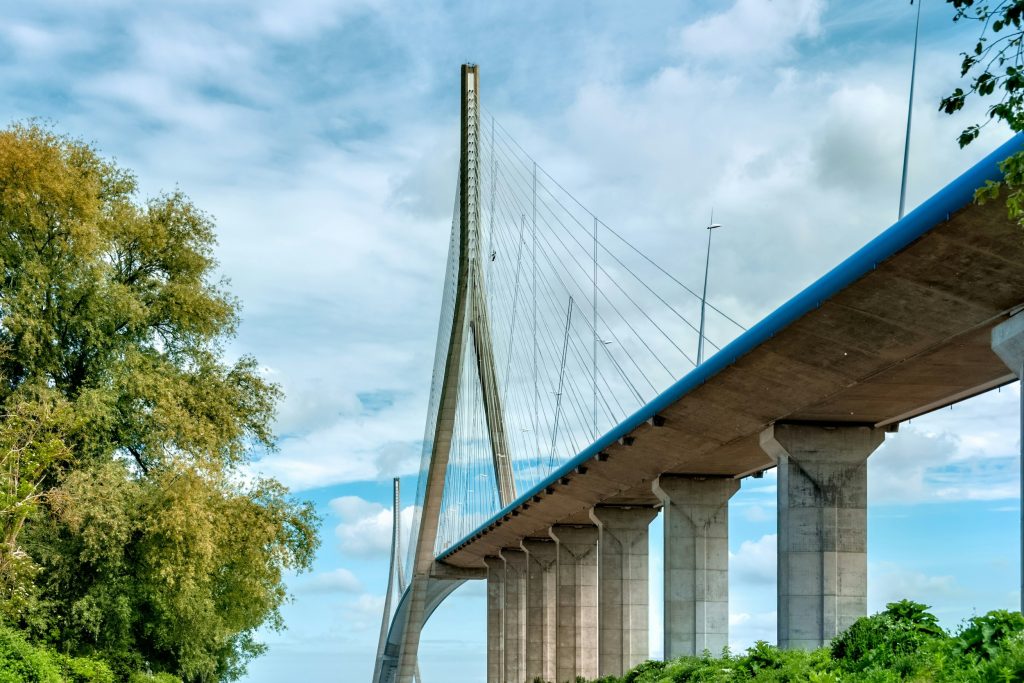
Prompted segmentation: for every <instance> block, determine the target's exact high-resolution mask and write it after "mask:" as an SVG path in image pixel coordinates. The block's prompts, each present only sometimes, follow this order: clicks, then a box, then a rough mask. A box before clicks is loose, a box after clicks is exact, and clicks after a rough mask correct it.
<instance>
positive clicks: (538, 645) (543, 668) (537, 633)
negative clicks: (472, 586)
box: [522, 538, 558, 681]
mask: <svg viewBox="0 0 1024 683" xmlns="http://www.w3.org/2000/svg"><path fill="white" fill-rule="evenodd" d="M522 546H523V550H525V551H526V677H525V679H524V680H526V681H533V680H535V679H540V680H542V681H554V680H556V679H555V607H556V605H557V604H558V596H557V587H558V567H557V559H558V548H557V546H556V544H555V542H554V541H553V540H552V539H550V538H527V539H525V540H523V542H522Z"/></svg>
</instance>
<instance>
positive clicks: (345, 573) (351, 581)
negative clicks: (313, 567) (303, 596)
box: [298, 567, 363, 593]
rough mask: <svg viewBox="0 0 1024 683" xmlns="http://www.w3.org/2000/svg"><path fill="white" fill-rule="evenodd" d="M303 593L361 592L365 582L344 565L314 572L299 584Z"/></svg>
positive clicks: (299, 588)
mask: <svg viewBox="0 0 1024 683" xmlns="http://www.w3.org/2000/svg"><path fill="white" fill-rule="evenodd" d="M298 590H299V591H301V592H303V593H359V592H361V591H362V590H363V584H362V582H361V581H359V579H358V578H356V575H355V574H353V573H352V572H350V571H349V570H348V569H345V568H344V567H339V568H337V569H333V570H331V571H328V572H321V573H319V574H314V575H313V576H312V577H310V578H309V579H307V580H305V581H303V582H302V583H300V584H299V586H298Z"/></svg>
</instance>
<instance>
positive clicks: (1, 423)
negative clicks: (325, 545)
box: [0, 123, 319, 681]
mask: <svg viewBox="0 0 1024 683" xmlns="http://www.w3.org/2000/svg"><path fill="white" fill-rule="evenodd" d="M136 194H137V185H136V180H135V178H134V177H133V176H132V175H131V174H130V173H129V172H127V171H126V170H124V169H122V168H120V167H118V166H117V165H116V164H114V163H112V162H110V161H108V160H105V159H103V158H102V157H101V156H100V155H99V154H98V153H97V152H96V151H95V150H94V149H93V148H92V147H91V146H89V145H87V144H84V143H82V142H80V141H77V140H74V139H71V138H68V137H66V136H62V135H59V134H57V133H55V132H54V131H53V130H51V129H49V128H47V127H44V126H40V125H36V124H34V123H29V124H17V125H14V126H11V127H10V128H8V129H6V130H3V131H0V226H2V228H3V229H2V230H0V268H2V272H3V277H2V279H0V534H2V536H0V544H2V545H0V616H2V617H3V618H4V619H6V621H7V622H8V623H11V624H14V625H16V626H18V627H21V628H23V629H26V630H27V632H28V633H30V634H31V635H32V636H33V637H34V638H35V639H37V640H41V641H44V642H50V643H53V644H54V646H56V647H58V648H59V649H61V650H62V651H63V652H66V653H69V654H90V653H94V654H97V655H98V656H101V657H102V658H104V659H106V660H107V661H109V662H111V664H112V665H113V666H114V669H115V671H116V672H117V673H118V675H119V676H120V677H121V679H127V677H129V676H130V675H134V674H132V672H133V671H153V672H156V673H159V672H169V673H170V674H173V675H174V676H178V677H181V678H182V679H183V680H185V681H217V680H232V679H234V678H237V677H238V676H239V675H240V674H241V672H242V671H244V665H245V662H246V661H247V660H248V659H249V658H251V657H253V656H255V655H257V654H259V653H260V652H262V646H261V645H259V644H258V643H257V642H256V641H255V639H254V634H255V631H256V630H257V629H258V628H259V627H261V626H269V627H271V628H280V627H281V626H282V622H281V617H280V612H279V608H280V606H281V605H282V604H283V602H284V600H285V599H286V597H287V596H286V593H285V589H284V584H283V578H282V577H283V572H285V571H291V570H294V571H302V570H304V569H307V568H308V567H309V566H310V564H311V562H312V558H313V553H314V552H315V549H316V547H317V543H318V541H317V536H316V529H317V526H318V523H319V520H318V519H317V517H316V515H315V514H314V512H313V509H312V506H311V505H310V504H302V503H298V502H295V501H293V500H291V499H290V498H289V496H288V493H287V491H286V490H285V489H284V488H283V487H282V486H281V485H280V484H278V483H277V482H275V481H273V480H256V481H248V480H247V478H246V477H245V476H244V471H243V470H242V469H241V468H242V467H243V466H244V465H245V464H246V463H247V462H248V461H249V459H250V458H251V456H252V453H253V452H254V451H256V450H269V449H272V448H273V447H274V437H273V433H272V429H271V423H272V420H273V418H274V414H275V410H276V405H277V403H278V401H279V399H280V391H279V389H278V387H276V386H275V385H273V384H271V383H269V382H268V381H266V380H265V379H264V377H263V376H262V375H261V373H260V369H259V366H258V364H257V362H256V360H255V359H254V358H252V357H249V356H243V357H241V358H239V359H237V360H234V361H232V362H228V361H227V360H226V359H225V356H226V353H225V348H226V344H227V342H228V341H229V340H230V338H231V336H232V335H233V334H234V332H235V329H236V326H237V323H238V320H239V303H238V301H237V300H236V299H234V298H233V297H232V296H231V295H230V294H229V293H228V291H227V288H226V282H225V281H223V280H219V279H217V278H216V277H215V271H216V267H217V263H216V261H215V259H214V256H213V249H214V245H215V241H214V224H213V222H212V220H211V219H210V217H209V216H207V215H206V214H204V213H203V212H201V211H200V210H199V209H197V208H196V207H195V206H194V205H193V204H192V203H191V202H190V201H189V199H188V198H187V197H186V196H185V195H184V194H182V193H181V192H178V191H176V192H172V193H168V194H163V195H160V196H158V197H156V198H153V199H150V200H148V201H144V202H139V201H138V200H137V197H136ZM247 481H248V483H242V482H247Z"/></svg>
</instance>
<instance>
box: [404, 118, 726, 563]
mask: <svg viewBox="0 0 1024 683" xmlns="http://www.w3.org/2000/svg"><path fill="white" fill-rule="evenodd" d="M477 115H478V116H479V118H478V122H479V123H478V125H477V126H476V127H475V130H474V131H473V139H472V140H471V141H470V150H471V153H472V158H471V161H472V163H474V164H475V174H474V176H473V185H472V186H471V189H472V191H473V193H474V195H475V196H476V197H477V200H476V203H475V204H471V206H472V210H473V211H474V212H475V214H474V219H475V223H476V232H475V234H474V235H473V236H472V238H471V239H476V240H478V243H475V244H473V245H472V248H473V249H474V250H475V251H476V253H478V255H479V256H478V261H479V263H477V264H476V266H471V267H478V268H479V269H480V272H479V273H478V275H477V279H476V282H477V283H478V285H479V286H480V287H482V289H483V299H484V301H485V302H486V304H485V305H486V313H487V318H486V324H487V326H488V328H489V329H488V330H482V329H480V327H479V326H480V321H479V319H478V320H476V323H475V325H474V320H473V319H472V318H471V316H465V317H464V318H463V319H461V320H458V319H456V318H457V317H458V316H455V315H454V314H453V313H452V311H454V310H455V307H456V305H455V301H456V298H457V292H456V291H455V289H456V287H455V284H454V283H455V281H456V280H457V273H454V272H453V270H457V269H458V267H459V248H460V247H459V245H458V244H454V245H453V246H452V247H451V249H450V253H449V262H448V274H447V277H446V285H445V298H444V303H443V310H442V321H441V331H442V334H441V335H439V339H438V345H439V346H438V351H439V354H438V356H437V357H438V358H439V359H442V358H443V357H444V355H445V354H444V353H441V352H442V351H445V349H444V348H442V347H443V346H444V345H445V344H446V343H447V342H446V338H445V335H444V334H443V333H444V331H445V329H446V328H445V326H446V324H447V325H448V327H447V330H451V329H452V328H451V325H453V324H455V325H461V326H462V334H463V336H464V339H465V340H466V342H465V343H464V344H463V345H462V349H463V353H462V357H461V358H460V359H459V361H458V362H459V366H458V367H459V371H458V377H459V381H458V403H457V409H456V412H455V421H454V425H453V427H452V441H451V446H450V451H449V458H448V463H447V472H446V475H445V487H444V498H443V502H442V506H441V513H440V519H439V529H438V533H437V538H436V543H435V545H436V548H435V549H436V551H437V552H441V551H443V550H445V549H447V548H448V547H450V546H451V545H453V544H454V543H456V542H457V541H459V540H461V539H462V538H463V537H465V536H466V535H467V534H469V533H470V532H471V531H473V530H474V529H476V528H477V527H478V526H480V525H481V524H482V523H484V522H485V521H486V520H488V519H489V518H490V517H491V516H493V515H494V514H495V513H497V512H498V511H499V510H500V509H501V508H502V507H503V505H502V500H501V496H500V495H499V486H498V482H497V480H496V476H497V475H496V463H498V462H499V461H500V459H501V458H506V459H507V465H508V467H509V468H510V469H511V473H512V479H513V482H514V490H515V491H517V492H519V493H522V492H524V491H526V490H528V489H529V488H531V487H533V486H535V485H537V484H538V483H540V482H541V481H543V480H544V479H545V478H546V477H548V476H549V475H550V474H551V473H552V472H554V471H555V470H556V469H557V468H558V467H560V466H561V465H562V464H563V463H565V462H566V461H568V460H569V459H571V458H573V457H574V456H576V455H577V454H578V453H579V452H581V451H582V450H584V449H585V448H586V447H587V446H589V445H590V444H591V443H593V441H594V440H596V439H597V438H598V437H599V436H600V435H602V434H604V433H605V432H607V431H608V430H609V429H610V428H611V427H613V426H614V425H616V424H618V423H619V422H621V421H622V420H623V419H624V418H626V417H627V416H629V415H630V414H632V413H633V412H634V411H636V410H637V409H638V408H640V407H641V406H642V405H644V404H645V403H647V402H648V401H650V400H651V399H652V398H653V397H654V396H656V395H657V394H658V393H660V392H661V391H663V390H664V389H665V388H667V387H668V386H669V385H670V384H672V383H673V382H675V381H676V380H678V379H679V378H680V377H682V376H683V375H684V374H686V373H687V372H688V371H689V370H691V369H693V368H694V367H695V365H696V358H697V346H698V338H699V337H698V335H699V319H700V305H701V295H700V293H699V291H698V290H699V286H691V285H687V284H686V283H685V282H684V281H683V280H684V279H690V277H684V276H683V275H682V274H673V272H672V271H671V270H670V269H669V268H667V267H665V266H664V265H661V264H659V263H658V262H656V261H655V260H654V259H653V258H651V257H650V256H649V255H647V254H645V253H644V252H643V251H642V250H641V249H640V248H638V247H637V246H636V245H635V244H634V243H632V242H631V241H630V240H629V239H628V237H627V236H625V235H623V234H622V233H620V232H618V231H616V230H615V229H614V228H612V227H611V226H609V225H608V224H607V223H605V222H604V221H603V220H601V219H600V218H599V217H597V216H595V215H594V214H593V213H592V212H591V211H590V210H588V209H587V208H586V207H585V206H584V205H583V204H582V203H581V202H580V201H579V200H577V199H576V197H574V196H573V195H572V194H571V193H570V192H569V191H568V190H566V189H565V188H564V187H563V186H562V185H561V184H559V183H558V181H557V180H555V178H553V177H552V176H551V175H550V174H549V173H548V172H547V171H546V170H545V169H544V168H543V167H542V166H541V165H540V164H538V163H537V161H536V160H535V159H534V158H533V157H531V156H530V155H529V154H528V153H527V152H526V151H525V150H524V149H523V147H522V146H521V145H520V144H519V143H518V142H517V141H516V140H515V138H514V137H512V135H511V134H510V133H509V131H508V130H507V129H506V128H505V127H503V126H502V125H501V123H500V122H498V121H497V120H496V119H495V118H494V117H493V116H492V115H491V114H490V112H488V111H487V110H486V109H484V108H482V107H481V108H480V111H479V112H477ZM463 163H466V160H465V159H464V162H463ZM462 205H463V202H460V201H458V198H457V201H456V205H455V206H456V211H455V214H456V215H455V220H454V223H453V230H452V240H453V243H456V242H458V241H459V239H460V234H459V228H458V226H459V225H460V216H459V210H460V206H462ZM703 239H704V235H703V234H701V233H697V234H695V235H694V240H693V242H692V244H691V245H690V248H692V249H693V250H695V251H698V252H699V253H701V254H703V249H704V243H703ZM673 260H676V259H673ZM678 260H680V261H681V260H682V259H678ZM690 275H692V276H693V277H692V279H694V280H699V278H700V277H702V276H703V273H692V274H690ZM706 310H707V319H708V321H709V323H708V325H707V329H709V330H712V331H714V334H715V336H717V337H719V338H718V339H717V340H716V339H713V338H710V337H711V336H712V335H711V334H710V333H706V334H705V340H704V343H705V345H706V346H707V347H709V348H710V349H711V350H712V351H715V350H718V349H719V348H720V347H721V346H722V345H724V343H725V342H728V341H730V340H731V339H732V337H734V336H735V335H737V334H738V333H740V332H742V331H743V329H744V328H743V326H742V325H741V324H740V323H739V322H737V321H736V319H735V318H733V317H731V316H729V315H728V314H727V313H725V312H724V311H722V310H720V309H719V308H717V307H715V306H713V305H711V304H710V303H708V304H707V308H706ZM485 332H486V333H488V334H489V340H488V344H489V348H490V353H491V354H492V355H493V368H494V372H495V374H496V395H495V396H494V397H492V398H491V399H490V400H489V402H490V403H491V404H492V405H491V406H490V407H489V406H488V405H487V404H488V401H487V400H485V395H484V390H483V389H482V386H483V385H484V384H485V383H482V382H481V373H482V372H484V371H485V370H486V367H485V366H484V365H483V364H482V363H481V360H480V358H479V357H478V355H477V353H476V352H475V349H477V348H479V347H478V344H477V341H479V340H478V339H477V337H478V336H479V335H481V334H483V333H485ZM437 372H439V369H438V368H435V375H436V373H437ZM437 384H438V382H436V381H435V387H436V386H437ZM436 391H437V389H436V388H435V392H436ZM435 399H438V397H435V396H432V397H431V400H432V408H431V410H432V411H433V410H434V408H433V406H434V405H436V403H435ZM438 400H439V399H438ZM495 404H496V405H498V406H500V411H501V424H502V429H503V435H502V441H503V444H501V448H504V449H507V450H508V452H507V453H500V452H497V451H498V450H500V448H498V449H496V444H492V443H491V437H490V434H491V430H490V429H489V422H488V419H489V416H488V413H487V411H488V409H493V408H494V405H495ZM490 419H491V420H492V422H493V420H494V418H493V416H491V417H490ZM433 430H436V425H432V424H431V423H430V422H428V428H427V434H426V435H425V437H426V441H425V443H427V444H430V443H433V436H434V431H433ZM423 479H424V477H421V486H422V485H423V484H422V481H423ZM409 564H411V562H410V563H409ZM407 566H409V565H407Z"/></svg>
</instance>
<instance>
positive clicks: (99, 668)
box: [56, 655, 115, 683]
mask: <svg viewBox="0 0 1024 683" xmlns="http://www.w3.org/2000/svg"><path fill="white" fill-rule="evenodd" d="M56 659H57V663H58V664H59V665H60V668H61V673H63V674H64V680H66V681H67V683H115V678H114V672H113V671H111V670H110V667H109V666H107V663H106V662H102V661H99V660H98V659H92V658H90V657H68V656H67V655H57V657H56Z"/></svg>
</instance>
